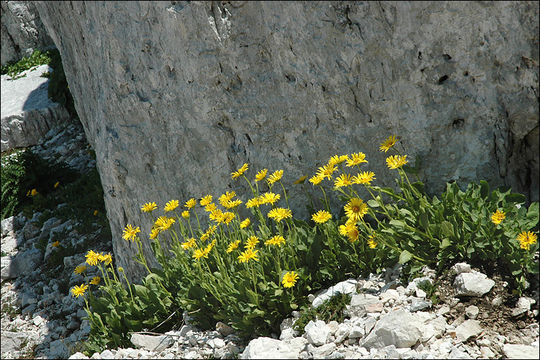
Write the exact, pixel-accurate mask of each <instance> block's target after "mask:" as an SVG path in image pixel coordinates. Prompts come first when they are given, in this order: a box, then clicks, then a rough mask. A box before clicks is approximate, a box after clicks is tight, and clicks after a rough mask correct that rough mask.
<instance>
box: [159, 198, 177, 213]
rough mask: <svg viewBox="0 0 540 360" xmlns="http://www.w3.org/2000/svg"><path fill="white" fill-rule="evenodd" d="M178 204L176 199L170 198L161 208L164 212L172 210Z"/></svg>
mask: <svg viewBox="0 0 540 360" xmlns="http://www.w3.org/2000/svg"><path fill="white" fill-rule="evenodd" d="M178 205H179V204H178V200H171V201H169V202H168V203H166V204H165V207H164V208H163V210H165V212H167V211H173V210H174V209H176V208H177V207H178Z"/></svg>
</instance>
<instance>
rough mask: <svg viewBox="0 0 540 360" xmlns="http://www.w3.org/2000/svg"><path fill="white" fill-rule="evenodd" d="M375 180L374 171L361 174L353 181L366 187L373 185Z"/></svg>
mask: <svg viewBox="0 0 540 360" xmlns="http://www.w3.org/2000/svg"><path fill="white" fill-rule="evenodd" d="M373 180H375V173H374V172H373V171H364V172H361V173H359V174H358V175H356V176H355V177H353V179H352V181H353V183H355V184H364V185H371V182H372V181H373Z"/></svg>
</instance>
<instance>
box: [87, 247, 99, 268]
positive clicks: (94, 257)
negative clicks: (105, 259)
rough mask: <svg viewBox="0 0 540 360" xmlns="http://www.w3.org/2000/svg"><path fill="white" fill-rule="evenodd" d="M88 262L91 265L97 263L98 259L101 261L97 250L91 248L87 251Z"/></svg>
mask: <svg viewBox="0 0 540 360" xmlns="http://www.w3.org/2000/svg"><path fill="white" fill-rule="evenodd" d="M85 256H86V263H87V264H88V265H90V266H95V265H97V263H98V261H99V254H98V253H97V252H94V251H93V250H89V251H88V252H87V253H86V255H85Z"/></svg>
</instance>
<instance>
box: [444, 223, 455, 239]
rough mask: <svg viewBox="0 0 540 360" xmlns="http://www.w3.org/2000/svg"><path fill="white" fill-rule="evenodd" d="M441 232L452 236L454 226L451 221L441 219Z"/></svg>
mask: <svg viewBox="0 0 540 360" xmlns="http://www.w3.org/2000/svg"><path fill="white" fill-rule="evenodd" d="M441 234H442V235H443V236H448V237H452V236H454V226H453V225H452V223H450V222H448V221H443V222H442V223H441Z"/></svg>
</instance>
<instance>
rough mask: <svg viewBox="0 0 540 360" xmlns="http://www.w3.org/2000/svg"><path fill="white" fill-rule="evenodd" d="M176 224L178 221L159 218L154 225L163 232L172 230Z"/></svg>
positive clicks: (164, 217)
mask: <svg viewBox="0 0 540 360" xmlns="http://www.w3.org/2000/svg"><path fill="white" fill-rule="evenodd" d="M175 222H176V220H175V219H173V218H171V217H167V216H160V217H158V218H157V220H156V222H155V223H154V227H155V228H156V229H158V230H159V231H160V232H161V231H165V230H167V229H168V228H170V227H171V226H172V224H174V223H175Z"/></svg>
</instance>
